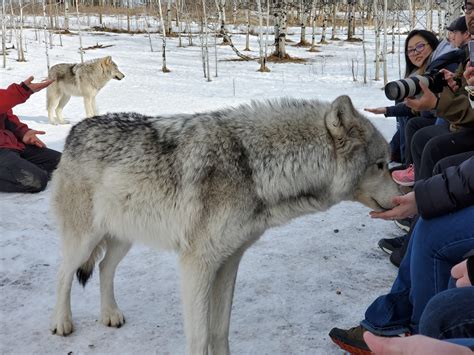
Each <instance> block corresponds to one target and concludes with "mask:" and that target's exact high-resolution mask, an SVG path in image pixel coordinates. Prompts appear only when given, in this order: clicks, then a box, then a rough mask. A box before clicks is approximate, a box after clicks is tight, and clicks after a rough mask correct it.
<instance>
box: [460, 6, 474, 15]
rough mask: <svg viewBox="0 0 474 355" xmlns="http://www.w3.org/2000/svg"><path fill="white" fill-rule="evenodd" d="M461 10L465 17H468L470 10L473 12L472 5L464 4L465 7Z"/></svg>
mask: <svg viewBox="0 0 474 355" xmlns="http://www.w3.org/2000/svg"><path fill="white" fill-rule="evenodd" d="M462 9H463V11H464V12H465V13H466V15H470V14H471V12H472V10H474V5H473V4H467V3H466V4H465V5H463V7H462Z"/></svg>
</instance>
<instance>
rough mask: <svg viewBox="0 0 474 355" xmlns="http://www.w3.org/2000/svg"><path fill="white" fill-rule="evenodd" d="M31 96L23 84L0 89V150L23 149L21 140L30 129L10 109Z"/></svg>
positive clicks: (31, 92) (28, 89)
mask: <svg viewBox="0 0 474 355" xmlns="http://www.w3.org/2000/svg"><path fill="white" fill-rule="evenodd" d="M31 94H33V91H31V89H30V88H29V87H28V86H26V85H25V84H24V83H21V84H20V85H19V84H11V85H10V86H9V87H8V88H6V89H0V149H13V150H18V151H23V150H24V149H25V145H24V144H23V143H22V139H23V136H24V135H25V133H26V132H27V131H29V129H30V128H29V127H28V126H27V125H26V124H24V123H21V122H20V120H19V119H18V117H17V116H15V115H14V114H13V111H12V108H13V107H15V106H16V105H19V104H22V103H23V102H25V101H26V100H28V98H29V97H30V96H31Z"/></svg>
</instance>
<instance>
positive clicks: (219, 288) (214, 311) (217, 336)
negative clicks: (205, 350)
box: [209, 248, 245, 355]
mask: <svg viewBox="0 0 474 355" xmlns="http://www.w3.org/2000/svg"><path fill="white" fill-rule="evenodd" d="M244 251H245V248H242V249H239V250H238V251H236V252H235V253H234V254H233V255H232V256H230V257H229V258H228V259H227V260H226V261H224V262H223V263H222V265H221V267H220V268H219V270H218V271H217V275H216V279H215V280H214V285H213V287H212V291H211V292H212V293H211V319H210V322H211V324H210V341H209V350H210V354H212V355H218V354H219V355H220V354H222V355H228V354H230V349H229V325H230V314H231V310H232V300H233V297H234V287H235V280H236V278H237V271H238V268H239V263H240V260H241V259H242V255H243V254H244Z"/></svg>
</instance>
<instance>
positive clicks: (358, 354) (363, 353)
mask: <svg viewBox="0 0 474 355" xmlns="http://www.w3.org/2000/svg"><path fill="white" fill-rule="evenodd" d="M331 339H332V341H333V342H334V343H336V344H337V346H339V347H340V348H341V349H343V350H345V351H347V352H349V353H350V354H352V355H371V354H373V353H372V352H371V351H370V350H364V349H361V348H356V347H355V346H352V345H349V344H346V343H344V342H342V341H340V340H339V339H336V338H331Z"/></svg>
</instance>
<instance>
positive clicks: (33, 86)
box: [23, 76, 54, 92]
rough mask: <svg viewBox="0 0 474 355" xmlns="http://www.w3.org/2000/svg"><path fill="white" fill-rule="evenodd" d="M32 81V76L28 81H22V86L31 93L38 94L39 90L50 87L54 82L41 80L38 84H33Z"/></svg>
mask: <svg viewBox="0 0 474 355" xmlns="http://www.w3.org/2000/svg"><path fill="white" fill-rule="evenodd" d="M34 79H35V77H34V76H30V77H29V78H28V79H26V80H24V81H23V84H25V85H26V86H28V87H29V88H30V90H31V91H33V92H38V91H40V90H43V89H44V88H46V87H48V86H49V85H51V83H52V82H53V81H54V80H51V79H49V80H43V81H41V82H39V83H33V80H34Z"/></svg>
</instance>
